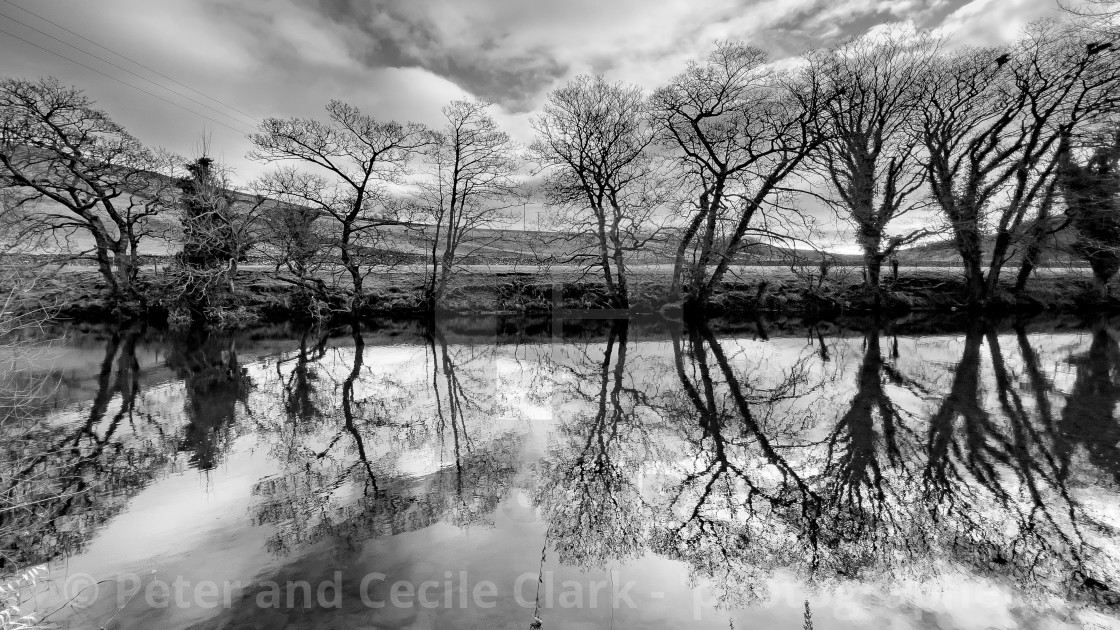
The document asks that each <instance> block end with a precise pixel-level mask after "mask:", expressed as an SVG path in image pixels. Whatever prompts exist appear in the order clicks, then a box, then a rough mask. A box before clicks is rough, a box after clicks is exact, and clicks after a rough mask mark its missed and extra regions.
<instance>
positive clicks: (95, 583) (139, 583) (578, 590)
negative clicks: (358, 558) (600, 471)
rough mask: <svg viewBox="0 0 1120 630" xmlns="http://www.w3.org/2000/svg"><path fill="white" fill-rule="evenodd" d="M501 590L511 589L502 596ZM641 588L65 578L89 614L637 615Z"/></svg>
mask: <svg viewBox="0 0 1120 630" xmlns="http://www.w3.org/2000/svg"><path fill="white" fill-rule="evenodd" d="M503 586H508V587H512V589H510V588H503ZM635 586H636V583H635V582H634V581H632V580H622V579H621V578H620V576H619V574H618V572H617V571H612V572H610V574H609V577H607V578H604V579H599V580H584V581H576V580H558V579H556V577H555V576H554V574H553V572H551V571H544V572H542V573H531V572H526V573H522V574H520V575H518V576H517V577H516V578H514V579H513V580H512V581H508V580H506V581H495V580H489V579H482V580H472V579H471V576H470V574H469V573H468V572H467V571H458V572H452V571H444V572H443V575H442V577H441V578H440V579H428V580H421V581H413V580H396V579H391V577H390V576H388V575H386V574H385V573H379V572H371V573H366V574H364V575H362V576H361V577H360V579H357V578H356V576H346V577H344V576H343V573H342V571H335V572H333V574H332V576H331V577H330V578H329V579H324V580H319V581H308V580H292V581H274V580H260V581H251V582H249V581H246V582H243V581H215V580H194V581H192V580H189V579H186V578H185V577H183V576H176V577H174V578H165V577H162V576H159V575H157V574H156V573H155V572H152V573H147V574H135V573H121V574H117V575H114V576H111V577H109V578H104V579H97V578H95V577H94V576H92V575H90V574H88V573H75V574H72V575H70V576H68V577H67V578H66V581H65V584H64V587H63V592H62V595H63V596H64V598H65V600H66V601H67V602H68V605H69V606H71V607H73V608H76V609H81V608H89V607H92V606H94V605H95V604H105V603H111V604H112V605H114V607H116V608H125V607H127V606H130V605H135V606H140V605H143V606H146V607H148V608H153V609H162V608H203V609H216V608H232V607H234V606H243V605H245V604H246V603H248V604H249V605H252V606H256V607H258V608H262V609H308V608H322V609H341V608H343V607H344V606H347V607H350V606H354V605H355V602H357V603H358V604H360V605H361V606H363V607H365V608H369V609H374V610H376V609H383V608H405V609H408V608H424V609H437V608H442V609H468V608H478V609H489V608H494V607H496V606H497V605H498V604H499V602H501V601H504V600H509V599H512V601H513V602H515V604H516V605H517V606H519V607H521V608H524V609H528V610H536V609H557V608H559V609H565V608H600V607H610V608H616V609H617V608H630V609H634V608H637V604H636V603H635V601H634V599H633V589H634V587H635Z"/></svg>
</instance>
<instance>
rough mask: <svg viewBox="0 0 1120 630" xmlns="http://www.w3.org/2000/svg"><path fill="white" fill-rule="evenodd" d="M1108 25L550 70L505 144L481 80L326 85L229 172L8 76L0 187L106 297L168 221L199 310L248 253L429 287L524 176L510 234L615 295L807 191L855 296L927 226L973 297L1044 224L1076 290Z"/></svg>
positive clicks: (766, 232) (1105, 101)
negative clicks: (836, 245) (522, 139)
mask: <svg viewBox="0 0 1120 630" xmlns="http://www.w3.org/2000/svg"><path fill="white" fill-rule="evenodd" d="M1111 37H1113V35H1109V34H1107V33H1104V34H1102V32H1101V31H1100V30H1099V29H1094V28H1090V27H1089V26H1087V25H1086V23H1085V22H1082V21H1079V20H1078V19H1074V18H1071V19H1066V20H1052V21H1048V22H1041V23H1037V24H1034V25H1032V26H1031V27H1030V28H1029V29H1028V30H1027V32H1026V33H1025V34H1024V35H1023V36H1022V37H1021V38H1020V39H1019V40H1017V41H1015V42H1013V43H1011V44H1008V45H1006V46H1000V47H985V48H959V47H952V46H950V45H949V44H950V42H946V41H943V40H940V39H938V38H937V37H934V36H932V35H929V34H925V33H920V32H915V31H914V30H912V29H910V28H906V27H901V26H899V27H892V28H887V29H880V30H877V31H876V32H874V33H871V34H868V35H866V36H864V37H861V38H856V39H853V40H849V41H845V42H842V43H840V44H839V45H837V46H834V47H832V48H830V49H827V50H818V51H813V52H811V53H810V54H808V55H807V56H806V57H805V58H804V59H802V60H799V62H798V63H795V64H792V65H790V67H789V68H788V69H781V68H779V67H777V66H776V65H775V64H773V63H770V62H769V61H768V59H767V57H766V54H765V53H764V52H762V51H761V50H758V49H755V48H752V47H750V46H747V45H745V44H742V43H739V42H721V43H718V44H717V45H716V46H715V49H714V50H713V52H712V53H711V54H710V55H708V56H707V57H706V58H705V59H702V60H697V61H693V62H690V63H689V64H688V66H687V67H686V69H685V70H684V71H683V72H682V73H680V74H679V75H677V76H675V77H674V78H672V79H671V80H670V81H669V82H668V83H667V84H666V85H664V86H662V87H660V88H658V89H656V90H654V91H653V92H652V93H649V94H646V93H645V92H644V91H643V90H642V88H640V87H639V86H636V85H630V84H626V83H622V82H617V83H611V82H608V81H607V80H606V79H604V78H603V77H601V76H600V77H591V76H580V77H577V78H576V79H574V80H572V81H571V82H569V83H567V84H566V85H563V86H561V87H559V88H557V89H556V90H554V91H552V92H551V93H549V94H548V96H547V102H546V104H545V105H544V107H543V109H542V111H541V112H540V113H539V114H538V115H537V116H535V117H534V118H533V127H534V130H535V132H536V138H535V140H534V141H533V142H532V143H531V144H530V145H529V146H528V147H526V150H524V151H523V150H522V149H521V147H518V146H517V145H516V144H515V143H514V142H513V141H512V139H511V138H510V136H509V135H508V134H507V133H506V132H505V131H503V130H502V129H501V128H500V127H499V125H498V124H497V122H496V121H495V119H494V117H493V116H492V115H491V113H490V111H489V110H490V105H489V103H487V102H485V101H456V102H453V103H451V104H450V105H448V106H447V107H445V108H444V109H443V110H442V111H443V115H444V119H445V123H444V124H443V125H441V126H440V127H439V128H436V129H433V128H429V127H426V126H424V125H421V124H418V123H411V122H410V123H399V122H395V121H382V120H378V119H376V118H374V117H372V116H370V115H368V114H365V113H363V112H361V111H360V110H359V109H357V108H356V107H354V106H352V105H348V104H346V103H342V102H339V101H332V102H331V103H330V104H329V105H328V106H327V108H326V114H327V116H326V118H325V119H322V120H320V119H306V118H290V119H277V118H269V119H267V120H265V121H264V122H263V123H262V124H261V127H260V130H259V132H258V133H256V134H253V135H252V136H250V139H251V141H252V143H253V145H254V147H255V148H254V150H253V151H252V152H251V153H250V157H252V158H254V159H256V160H259V161H261V162H264V163H266V164H276V165H277V168H276V169H275V170H274V171H272V172H271V173H269V174H267V175H265V176H263V177H261V178H259V179H258V180H256V181H254V182H252V183H251V184H249V185H248V186H246V187H245V189H244V190H242V191H235V190H233V186H232V185H231V184H230V182H229V177H228V173H226V172H225V171H224V170H223V169H222V166H221V165H219V164H216V163H214V162H213V161H212V160H211V159H209V157H207V156H205V155H204V156H202V158H200V159H198V160H197V161H195V162H193V163H191V164H190V165H188V166H184V162H185V161H184V160H182V159H179V158H176V157H174V156H170V155H168V154H166V153H164V152H161V151H154V150H151V149H148V148H146V147H144V146H143V145H142V144H141V143H140V142H139V141H138V140H136V139H135V138H134V137H132V136H130V135H129V134H128V133H127V132H126V131H125V130H124V129H123V128H121V127H120V126H119V125H117V124H116V123H114V122H112V121H111V120H110V119H109V117H108V116H107V115H106V114H104V113H103V112H101V111H100V110H98V109H96V108H95V107H94V104H93V103H92V102H91V101H90V100H89V99H88V98H87V97H85V96H84V95H82V93H81V92H80V91H78V90H76V89H74V88H68V87H65V86H62V85H61V84H59V83H58V82H56V81H54V80H43V81H37V82H36V81H25V80H17V79H8V80H4V81H3V82H2V83H0V167H2V168H0V184H2V186H0V187H2V188H3V189H4V190H5V192H6V196H7V197H9V198H10V201H9V203H8V204H7V207H9V208H14V210H10V211H8V212H6V213H5V214H6V215H8V216H12V215H13V214H18V215H19V217H20V220H21V226H22V229H23V233H24V235H25V238H24V239H23V240H24V241H25V242H26V243H28V244H36V245H38V246H40V247H42V246H44V245H45V244H46V241H51V240H53V241H55V242H66V243H67V244H69V245H73V244H74V243H79V244H81V247H79V249H85V250H88V253H90V254H92V257H93V259H94V260H95V261H96V262H97V264H98V268H99V270H100V272H101V274H102V276H103V278H104V281H105V283H106V285H107V286H108V287H109V289H110V291H111V292H112V294H113V296H114V298H115V299H116V300H117V301H119V302H137V301H138V302H143V301H144V300H145V298H146V297H147V294H146V292H145V290H144V289H145V287H144V285H143V283H142V282H141V279H140V277H139V273H138V272H139V268H140V243H141V241H142V240H143V239H145V238H149V237H151V236H153V235H155V234H156V233H157V232H167V231H169V230H170V226H171V225H175V224H177V226H178V228H177V229H176V230H175V232H176V233H177V234H179V235H180V236H179V237H178V241H179V247H178V253H177V255H176V258H175V261H176V264H175V265H172V271H173V272H174V273H175V274H178V275H175V278H177V280H176V282H174V283H172V284H173V286H174V287H176V288H177V291H178V292H177V295H179V296H180V297H183V298H184V299H186V300H187V301H188V302H189V303H190V305H191V306H192V308H193V310H195V311H196V312H198V313H202V314H205V313H206V312H207V309H208V308H210V306H211V302H212V301H213V298H212V295H213V293H214V292H215V291H217V290H219V288H220V290H221V291H225V292H228V293H230V294H235V293H236V291H237V288H236V282H235V280H236V276H237V265H238V262H239V261H241V260H244V259H245V257H246V256H247V255H248V252H249V251H250V250H252V249H254V248H256V249H257V250H259V251H261V252H265V253H266V254H265V255H267V256H268V257H270V259H271V260H272V262H273V263H274V264H273V270H274V274H275V277H276V278H278V279H279V280H281V281H283V282H285V283H288V284H290V285H292V286H293V287H294V291H293V293H295V294H298V295H299V296H301V298H302V299H303V300H304V301H305V302H306V303H307V304H311V305H317V306H316V307H315V308H332V309H336V310H340V311H346V312H352V313H357V312H361V311H363V310H364V309H366V308H367V307H368V306H370V303H369V300H370V294H371V291H370V288H369V286H368V279H369V277H370V276H371V274H376V273H383V271H384V270H385V268H386V267H388V266H393V265H399V264H405V265H407V266H408V267H410V268H413V269H422V273H423V276H424V279H423V283H422V289H421V293H422V296H421V299H422V302H423V303H424V304H425V305H426V306H428V307H431V308H436V307H438V305H439V303H440V302H441V301H442V300H443V299H445V297H446V294H447V291H448V287H449V286H451V284H452V280H453V278H454V276H455V274H456V272H457V271H458V270H460V269H461V267H462V265H463V264H464V261H469V260H471V258H472V255H473V254H475V253H476V252H483V251H485V250H487V249H493V248H487V246H486V244H485V239H484V237H483V236H480V235H483V234H488V233H489V234H493V233H497V232H496V231H495V230H494V229H493V228H499V227H503V226H506V225H508V223H509V222H510V220H509V219H510V211H511V210H512V209H513V208H514V207H515V206H518V205H522V204H524V203H525V202H526V201H527V200H528V199H529V198H530V196H531V194H532V193H533V192H534V191H535V192H537V193H539V197H540V199H541V200H542V201H543V202H545V203H547V205H548V206H549V207H550V208H551V209H552V212H553V215H554V216H553V218H552V220H551V222H550V225H551V227H552V228H554V230H553V231H550V232H548V233H540V232H538V233H536V234H535V235H534V236H535V237H536V238H537V239H538V240H540V241H542V242H543V241H545V240H550V241H560V242H562V243H564V244H565V245H566V247H564V248H561V249H560V250H559V251H560V252H561V255H560V256H557V255H556V254H550V256H551V257H552V258H553V259H554V260H553V261H554V262H556V261H559V262H568V263H574V264H575V265H576V266H578V267H579V268H580V269H582V270H584V271H585V273H593V274H596V275H598V276H599V277H601V280H602V283H603V285H604V287H605V291H606V293H607V296H608V299H609V302H610V305H611V306H614V307H617V308H628V307H630V306H631V304H632V300H633V288H632V285H633V284H634V278H635V276H636V268H638V267H640V265H638V264H636V262H635V261H636V258H637V256H638V255H639V254H641V253H643V252H650V251H657V252H662V253H663V255H664V257H665V258H666V259H667V260H670V261H671V262H672V269H671V276H670V280H669V282H668V284H669V285H670V296H671V299H677V298H679V299H680V300H681V301H682V302H683V303H684V305H685V306H686V307H702V306H703V305H704V304H706V303H708V302H709V301H710V300H711V299H712V298H713V296H714V295H715V293H716V292H717V290H718V289H719V287H720V285H721V284H722V283H723V282H724V280H725V278H726V277H727V276H728V274H729V273H733V270H734V268H735V265H737V264H740V263H743V262H744V261H746V260H748V258H749V249H750V248H751V247H755V246H760V245H765V244H769V243H780V244H783V245H785V246H787V247H790V246H796V244H797V242H798V241H799V240H803V239H806V238H808V237H810V236H812V234H813V225H812V223H813V220H812V217H813V215H814V212H813V211H812V209H811V208H810V207H811V206H812V205H813V204H818V203H824V204H825V205H826V206H828V207H829V208H831V209H832V210H833V211H834V212H835V213H836V214H837V215H838V216H839V217H841V218H842V219H844V220H845V221H847V222H848V223H849V224H850V225H851V227H852V229H853V230H854V232H855V236H856V241H857V243H858V244H859V246H860V248H861V250H862V252H863V256H864V259H865V264H866V269H867V276H866V277H867V284H868V285H869V287H868V288H869V289H870V290H871V291H872V292H873V293H874V294H875V295H876V296H878V294H879V291H880V287H879V277H880V267H881V265H882V262H883V261H884V260H886V259H887V258H889V257H891V256H894V255H895V254H897V253H898V251H899V250H900V248H903V247H905V246H908V245H911V244H914V243H916V242H919V241H921V240H923V239H925V240H927V241H930V240H935V239H937V238H942V239H944V238H948V240H949V241H950V242H951V243H952V244H953V246H954V247H955V249H956V252H957V253H958V254H959V256H960V258H961V259H962V261H963V268H964V280H965V285H966V293H967V295H966V296H965V297H966V299H967V303H968V304H969V305H971V306H974V307H982V306H984V305H986V304H987V303H989V302H990V301H991V300H992V299H993V298H994V297H995V295H996V294H997V292H998V290H999V286H1000V278H1001V273H1002V272H1003V269H1004V267H1005V266H1008V264H1009V263H1013V262H1017V263H1018V264H1019V278H1018V283H1017V288H1019V289H1021V288H1023V287H1024V286H1025V284H1026V282H1027V281H1028V278H1029V276H1030V273H1031V271H1032V270H1033V269H1034V267H1035V266H1036V265H1038V264H1041V262H1042V254H1043V251H1044V249H1045V248H1044V247H1043V244H1044V242H1045V241H1046V240H1047V239H1049V238H1050V237H1052V236H1053V235H1054V234H1055V233H1057V232H1059V231H1061V230H1069V231H1070V232H1072V233H1073V234H1074V235H1075V237H1074V238H1075V241H1076V244H1075V246H1074V248H1073V249H1074V251H1075V252H1076V253H1078V254H1080V255H1081V256H1083V257H1084V258H1086V259H1087V260H1088V262H1089V263H1090V265H1091V266H1092V267H1093V269H1094V272H1095V276H1096V278H1097V279H1098V282H1099V285H1100V286H1102V287H1103V286H1105V284H1106V283H1107V282H1108V280H1109V279H1110V278H1111V276H1112V275H1113V274H1115V272H1116V269H1117V267H1120V254H1118V253H1117V252H1120V227H1117V226H1120V217H1117V216H1116V214H1117V213H1116V194H1117V192H1116V190H1117V186H1118V185H1120V184H1117V181H1118V180H1117V175H1116V171H1115V165H1116V161H1117V155H1118V151H1117V149H1116V148H1115V146H1113V145H1114V144H1115V143H1113V142H1109V141H1102V140H1101V138H1106V139H1108V138H1114V137H1115V135H1116V131H1115V130H1116V129H1117V128H1120V122H1118V120H1120V118H1118V115H1117V111H1118V106H1120V43H1117V42H1114V41H1113V40H1112V39H1110V38H1111ZM530 182H536V183H537V184H538V185H536V186H531V185H530ZM161 214H168V215H174V216H175V217H176V219H177V221H168V220H167V219H166V218H161V217H160V216H159V215H161ZM528 237H529V235H528V234H526V235H523V237H522V238H528ZM494 238H497V237H494ZM173 275H174V274H173ZM179 280H181V281H179Z"/></svg>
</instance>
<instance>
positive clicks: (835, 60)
mask: <svg viewBox="0 0 1120 630" xmlns="http://www.w3.org/2000/svg"><path fill="white" fill-rule="evenodd" d="M936 49H937V42H936V41H935V40H933V39H932V38H930V37H929V36H926V35H922V34H915V33H913V32H912V31H910V30H909V29H903V28H895V29H892V30H888V31H886V32H882V33H877V34H876V35H874V36H864V37H860V38H856V39H852V40H849V41H847V42H844V43H842V44H840V45H838V46H837V47H835V48H833V49H832V50H828V51H822V52H818V53H814V54H811V55H810V56H809V68H808V73H809V75H810V76H811V77H812V81H813V82H816V83H819V84H820V85H822V86H825V89H828V90H831V91H832V92H833V93H835V94H836V95H837V97H836V98H835V99H833V100H831V101H828V102H827V103H826V104H825V106H824V107H823V108H822V111H821V122H822V123H823V124H824V125H825V126H826V127H827V128H826V130H824V132H825V133H828V140H827V141H826V142H824V143H823V144H822V145H821V150H820V151H818V152H817V153H816V154H814V156H813V159H812V162H811V163H812V165H813V167H814V168H813V169H812V170H813V171H814V172H815V173H816V174H819V175H821V176H823V179H824V180H825V181H826V183H827V188H828V193H827V194H825V195H820V197H821V198H822V199H823V200H825V201H826V202H827V203H829V205H830V206H832V207H833V208H834V209H836V210H837V212H838V214H839V215H840V216H842V217H843V218H845V219H846V220H847V221H848V222H850V223H851V224H852V227H853V228H854V229H855V232H856V241H857V242H858V243H859V245H860V247H861V249H862V250H863V258H864V264H865V265H866V266H867V282H868V285H869V286H870V287H871V288H872V289H876V290H877V289H878V288H879V271H880V269H881V267H882V264H883V260H885V259H886V258H888V257H889V256H891V255H892V254H893V253H894V252H895V251H896V250H897V249H898V248H899V247H902V246H904V245H907V244H909V243H912V242H914V241H916V240H918V239H920V238H922V237H924V236H928V235H929V234H930V233H931V232H932V230H931V229H930V228H926V227H923V228H912V229H908V230H903V231H901V232H895V233H893V234H891V233H890V232H889V231H888V228H889V225H890V223H891V222H892V221H894V220H895V219H898V218H899V217H901V216H902V215H905V214H906V213H907V212H910V211H913V210H915V209H921V208H922V207H923V206H924V205H925V204H924V203H923V201H924V200H923V199H922V197H923V196H924V195H925V189H924V186H923V184H924V179H925V177H924V176H925V173H924V171H923V170H922V168H921V165H920V163H919V160H918V158H919V156H918V150H919V149H918V147H916V146H914V143H913V142H912V138H911V137H910V134H909V129H910V125H911V122H912V120H913V117H914V115H915V114H916V113H917V107H918V106H919V97H920V92H921V87H922V84H921V80H922V70H923V68H924V66H925V64H926V63H928V62H929V60H930V59H931V58H932V57H933V55H934V54H936Z"/></svg>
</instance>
